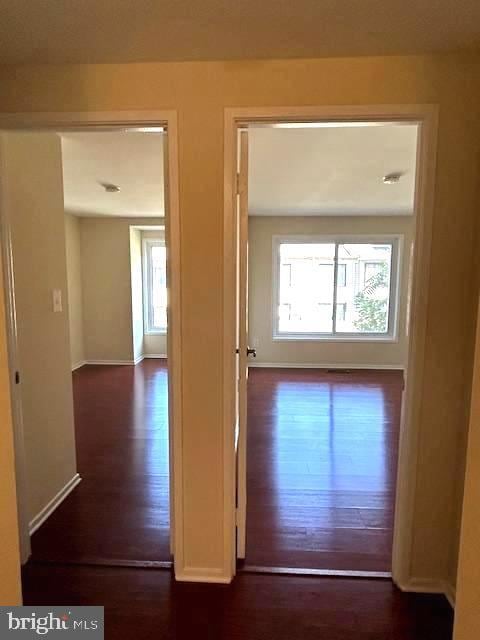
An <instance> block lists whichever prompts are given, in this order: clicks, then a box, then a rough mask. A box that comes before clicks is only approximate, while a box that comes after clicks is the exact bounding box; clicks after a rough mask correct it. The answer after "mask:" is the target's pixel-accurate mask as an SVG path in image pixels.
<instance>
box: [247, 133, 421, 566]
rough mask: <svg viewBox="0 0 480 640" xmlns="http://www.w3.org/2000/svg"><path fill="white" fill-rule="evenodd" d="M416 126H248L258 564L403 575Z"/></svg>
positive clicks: (251, 477) (253, 546)
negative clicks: (399, 482) (398, 542)
mask: <svg viewBox="0 0 480 640" xmlns="http://www.w3.org/2000/svg"><path fill="white" fill-rule="evenodd" d="M417 130H418V127H417V125H416V124H409V123H380V122H379V123H372V124H368V126H366V124H365V123H353V122H352V123H343V124H342V123H340V124H338V123H330V125H328V123H319V124H315V123H312V124H310V125H309V124H304V125H301V124H298V125H296V124H293V125H291V126H288V125H284V126H275V125H273V126H260V127H255V126H252V127H249V129H248V149H249V185H248V187H249V188H248V201H249V219H248V323H249V325H248V345H249V346H250V347H251V350H253V352H254V353H252V354H251V355H250V357H249V359H248V362H249V376H248V420H247V429H248V431H247V524H246V556H245V565H246V567H247V568H250V569H251V568H252V567H263V568H265V567H276V568H283V569H286V568H297V569H308V570H312V571H315V570H325V571H328V570H330V571H341V572H346V573H347V574H348V572H349V571H350V572H352V575H353V574H354V573H355V572H367V573H368V572H372V573H373V572H376V573H382V574H384V575H389V574H390V572H391V568H392V564H391V563H392V539H393V521H394V510H395V488H396V474H397V459H398V440H399V432H400V416H401V409H402V395H403V387H404V376H405V375H406V368H407V356H408V331H407V327H408V317H407V312H408V299H409V283H410V273H411V269H412V263H411V255H412V246H413V240H414V234H415V215H414V196H415V183H416V157H417V137H418V136H417V133H418V132H417ZM334 307H335V313H334ZM252 356H254V357H252Z"/></svg>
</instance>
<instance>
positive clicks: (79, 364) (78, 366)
mask: <svg viewBox="0 0 480 640" xmlns="http://www.w3.org/2000/svg"><path fill="white" fill-rule="evenodd" d="M85 364H87V361H86V360H80V362H76V363H75V364H72V371H76V370H77V369H80V367H83V365H85Z"/></svg>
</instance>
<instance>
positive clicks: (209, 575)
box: [175, 567, 232, 584]
mask: <svg viewBox="0 0 480 640" xmlns="http://www.w3.org/2000/svg"><path fill="white" fill-rule="evenodd" d="M175 580H177V581H178V582H208V583H212V584H230V582H231V581H232V576H226V575H225V574H224V572H223V570H222V569H210V568H208V567H206V568H197V567H185V568H184V569H183V571H178V572H177V571H176V572H175Z"/></svg>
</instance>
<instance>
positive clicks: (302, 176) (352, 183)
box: [249, 124, 417, 215]
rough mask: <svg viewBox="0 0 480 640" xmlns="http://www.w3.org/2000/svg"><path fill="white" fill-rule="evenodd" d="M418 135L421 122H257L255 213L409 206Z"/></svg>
mask: <svg viewBox="0 0 480 640" xmlns="http://www.w3.org/2000/svg"><path fill="white" fill-rule="evenodd" d="M416 140H417V127H416V125H401V124H385V125H381V126H368V127H366V126H357V127H332V128H326V127H322V128H314V129H311V128H308V129H298V128H294V129H284V128H279V129H277V128H261V127H260V128H256V129H252V130H250V133H249V211H250V215H404V214H411V213H412V212H413V196H414V183H415V158H416ZM397 171H401V172H403V173H404V176H403V177H402V178H401V179H400V182H399V183H397V184H384V183H383V180H382V179H383V176H384V175H386V174H388V173H392V172H397Z"/></svg>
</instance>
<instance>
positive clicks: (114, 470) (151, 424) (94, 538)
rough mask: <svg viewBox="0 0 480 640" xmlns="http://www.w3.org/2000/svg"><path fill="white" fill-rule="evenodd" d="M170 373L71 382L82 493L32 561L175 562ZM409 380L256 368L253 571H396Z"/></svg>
mask: <svg viewBox="0 0 480 640" xmlns="http://www.w3.org/2000/svg"><path fill="white" fill-rule="evenodd" d="M167 377H168V376H167V367H166V362H165V361H162V360H144V361H143V362H142V363H141V364H139V365H137V366H136V367H129V366H116V367H111V366H91V365H90V366H84V367H82V368H81V369H79V370H77V371H76V372H74V374H73V388H74V402H75V429H76V438H77V456H78V469H79V472H80V474H81V476H82V478H83V480H82V482H81V483H80V485H79V486H78V487H77V488H76V489H75V490H74V491H73V493H72V494H71V495H70V496H69V497H68V498H67V499H66V500H65V501H64V502H63V504H62V505H61V506H60V507H59V508H58V509H57V510H56V511H55V512H54V514H53V515H52V516H51V517H50V518H49V519H48V520H47V522H46V523H45V524H44V525H43V526H42V527H41V528H40V529H39V530H38V531H37V532H36V533H35V534H34V535H33V537H32V551H33V555H32V559H33V561H49V562H76V563H81V562H112V561H113V562H122V561H129V562H132V561H133V562H135V561H167V560H169V559H170V551H169V484H168V409H167ZM401 389H402V375H401V373H399V372H393V371H384V372H380V371H355V372H351V373H348V374H340V373H328V372H326V371H322V370H315V369H283V370H282V369H251V370H250V377H249V388H248V395H249V397H248V455H247V459H248V463H247V466H248V502H247V557H246V564H247V565H260V566H271V567H275V566H279V567H293V568H295V567H297V568H298V567H303V568H311V569H338V570H355V571H389V570H390V557H391V545H392V525H393V522H392V521H393V507H394V489H395V474H396V462H397V442H398V427H399V419H400V402H401Z"/></svg>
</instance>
